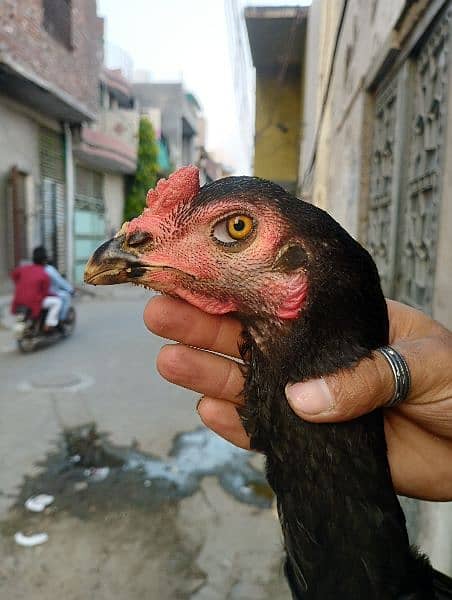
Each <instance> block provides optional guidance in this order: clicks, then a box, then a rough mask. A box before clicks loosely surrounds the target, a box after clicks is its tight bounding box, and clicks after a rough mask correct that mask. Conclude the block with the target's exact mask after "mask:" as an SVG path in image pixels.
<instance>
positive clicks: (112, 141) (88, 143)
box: [74, 108, 140, 175]
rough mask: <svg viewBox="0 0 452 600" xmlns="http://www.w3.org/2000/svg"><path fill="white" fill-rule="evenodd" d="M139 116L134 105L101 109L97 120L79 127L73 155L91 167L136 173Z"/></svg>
mask: <svg viewBox="0 0 452 600" xmlns="http://www.w3.org/2000/svg"><path fill="white" fill-rule="evenodd" d="M139 118H140V116H139V113H138V111H136V110H134V109H125V108H115V109H101V110H100V111H99V114H98V119H97V121H96V122H95V123H94V124H93V125H92V126H91V127H82V129H81V130H80V133H79V136H78V138H77V139H76V140H75V143H74V154H75V156H76V157H77V158H78V159H79V160H80V161H81V162H83V163H85V164H88V165H89V166H90V167H92V168H93V169H98V170H101V171H113V172H115V173H123V174H126V175H128V174H133V173H135V170H136V162H137V147H138V127H139Z"/></svg>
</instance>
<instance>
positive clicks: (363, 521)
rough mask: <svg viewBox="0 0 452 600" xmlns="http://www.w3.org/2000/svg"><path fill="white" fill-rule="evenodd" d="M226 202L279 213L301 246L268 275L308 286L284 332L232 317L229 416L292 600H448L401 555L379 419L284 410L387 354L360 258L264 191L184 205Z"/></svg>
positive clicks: (379, 312) (443, 583)
mask: <svg viewBox="0 0 452 600" xmlns="http://www.w3.org/2000/svg"><path fill="white" fill-rule="evenodd" d="M228 197H231V198H234V199H237V198H243V199H244V200H246V202H252V203H254V204H265V205H267V206H268V205H270V206H272V207H273V208H274V209H275V210H277V211H279V213H280V214H281V215H282V216H283V217H284V218H285V219H286V220H287V222H288V223H289V224H290V227H291V232H292V237H293V238H294V239H299V240H301V241H302V246H301V247H299V248H298V249H294V250H292V249H289V248H288V252H287V255H286V256H284V255H283V256H282V258H281V264H280V265H279V267H280V268H281V269H282V270H287V269H291V268H297V266H300V265H303V268H305V269H306V270H307V272H308V274H309V292H308V298H307V301H306V305H305V307H304V308H303V310H302V313H301V315H300V317H299V319H298V320H296V321H294V322H293V324H291V326H290V327H286V328H281V327H280V326H279V325H277V324H276V323H269V322H268V320H265V319H263V318H261V317H260V316H259V315H251V316H250V315H239V317H240V318H241V320H242V322H243V324H244V325H245V333H244V337H243V343H242V347H241V354H242V357H243V358H244V361H245V364H246V382H245V389H244V394H245V399H246V403H245V407H244V408H243V409H242V410H241V411H240V415H241V418H242V421H243V424H244V427H245V429H246V431H247V432H248V433H249V435H250V437H251V443H252V447H253V448H255V449H256V450H259V451H261V452H264V453H265V454H266V456H267V477H268V481H269V483H270V485H271V486H272V488H273V490H274V491H275V493H276V496H277V503H278V512H279V516H280V521H281V525H282V530H283V533H284V542H285V548H286V552H287V559H286V564H285V573H286V576H287V579H288V582H289V585H290V588H291V590H292V594H293V597H294V598H296V599H304V600H306V599H309V600H328V599H333V598H334V599H336V598H341V599H345V598H347V599H363V598H365V599H366V600H377V599H378V600H393V599H399V598H400V599H401V598H406V599H407V600H408V599H412V600H421V599H424V600H427V599H428V600H432V599H434V598H437V599H440V598H451V597H452V584H451V580H450V579H449V578H447V577H445V576H443V575H441V574H438V573H436V572H434V571H433V569H432V568H431V566H430V564H429V562H428V560H427V559H426V558H425V557H423V556H420V555H419V554H418V553H417V551H416V550H415V549H412V548H410V545H409V541H408V535H407V531H406V526H405V518H404V515H403V512H402V510H401V507H400V505H399V502H398V500H397V496H396V494H395V492H394V490H393V486H392V482H391V476H390V471H389V465H388V460H387V454H386V442H385V437H384V429H383V414H382V411H381V410H376V411H374V412H372V413H371V414H368V415H366V416H363V417H361V418H358V419H355V420H353V421H350V422H346V423H335V424H313V423H308V422H305V421H303V420H302V419H300V418H299V417H297V416H296V415H295V414H294V413H293V412H292V410H291V409H290V407H289V405H288V403H287V401H286V399H285V394H284V388H285V386H286V384H287V383H288V382H289V381H304V380H307V379H310V378H317V377H321V376H324V375H328V374H332V373H335V372H337V371H339V370H340V369H350V368H353V366H354V365H356V363H357V362H358V361H359V360H361V359H362V358H364V357H368V356H370V354H371V352H372V350H374V349H376V348H378V347H379V346H382V345H385V344H387V343H388V330H389V327H388V315H387V308H386V302H385V299H384V297H383V293H382V291H381V287H380V281H379V276H378V273H377V269H376V267H375V264H374V262H373V260H372V258H371V257H370V255H369V254H368V252H367V251H366V250H365V249H364V248H362V247H361V246H360V245H359V244H358V243H357V242H356V241H355V240H354V239H352V238H351V237H350V235H349V234H348V233H347V232H346V231H345V230H344V229H343V228H342V227H341V226H340V225H339V224H338V223H337V222H336V221H334V219H332V218H331V217H330V216H329V215H328V214H327V213H325V212H324V211H322V210H320V209H318V208H317V207H315V206H313V205H310V204H307V203H305V202H303V201H302V200H299V199H297V198H295V197H293V196H291V195H289V194H288V193H287V192H285V191H284V190H283V189H282V188H280V187H279V186H277V185H275V184H273V183H271V182H268V181H265V180H261V179H257V178H251V177H231V178H225V179H222V180H219V181H217V182H214V183H212V184H209V185H207V186H205V187H203V188H202V190H201V192H200V194H199V196H198V197H197V198H196V199H195V205H196V206H197V207H198V206H202V205H204V204H207V203H209V202H212V201H216V200H218V199H219V198H228ZM256 339H259V340H260V342H259V343H257V342H256ZM262 340H264V341H265V343H264V344H262Z"/></svg>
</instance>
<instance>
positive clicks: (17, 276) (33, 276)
mask: <svg viewBox="0 0 452 600" xmlns="http://www.w3.org/2000/svg"><path fill="white" fill-rule="evenodd" d="M46 263H47V253H46V251H45V248H43V247H42V246H38V247H37V248H35V249H34V250H33V263H31V264H25V265H21V266H19V267H16V268H15V269H14V271H13V272H12V273H11V278H12V280H13V281H14V284H15V290H14V297H13V302H12V305H11V312H12V313H13V314H16V313H17V309H18V307H19V306H20V305H22V306H26V307H27V308H29V309H30V312H31V317H32V318H33V319H37V318H38V317H39V314H40V312H41V310H42V309H43V308H44V309H47V314H46V318H45V323H44V331H46V332H49V331H52V330H53V329H54V328H55V327H56V326H57V325H58V318H59V314H60V311H61V306H62V301H61V299H60V298H59V297H58V296H55V295H52V292H51V290H50V284H51V281H50V277H49V275H48V274H47V272H46V269H45V265H46Z"/></svg>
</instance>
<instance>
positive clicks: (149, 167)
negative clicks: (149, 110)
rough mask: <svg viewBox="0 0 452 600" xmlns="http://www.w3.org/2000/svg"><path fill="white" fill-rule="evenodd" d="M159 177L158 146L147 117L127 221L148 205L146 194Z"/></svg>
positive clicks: (126, 210) (142, 121)
mask: <svg viewBox="0 0 452 600" xmlns="http://www.w3.org/2000/svg"><path fill="white" fill-rule="evenodd" d="M157 176H158V145H157V140H156V137H155V132H154V128H153V126H152V123H151V121H150V120H149V119H148V118H147V117H141V119H140V127H139V141H138V158H137V170H136V172H135V176H134V178H133V183H132V186H131V189H130V192H129V194H128V195H127V198H126V202H125V206H124V218H125V219H126V220H127V221H130V219H133V218H134V217H136V216H138V215H139V214H140V213H141V212H142V211H143V208H144V206H145V204H146V194H147V192H148V190H149V189H150V188H153V187H155V184H156V183H157Z"/></svg>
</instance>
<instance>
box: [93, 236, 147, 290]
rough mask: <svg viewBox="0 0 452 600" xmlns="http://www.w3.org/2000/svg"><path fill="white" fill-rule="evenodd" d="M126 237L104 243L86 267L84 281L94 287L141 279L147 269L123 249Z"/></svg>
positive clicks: (118, 237) (115, 238)
mask: <svg viewBox="0 0 452 600" xmlns="http://www.w3.org/2000/svg"><path fill="white" fill-rule="evenodd" d="M124 241H125V235H119V236H117V237H114V238H112V239H111V240H108V242H104V243H103V244H102V245H101V246H99V248H97V250H96V251H95V252H94V254H93V255H92V256H91V258H90V259H89V261H88V262H87V264H86V267H85V275H84V281H85V283H90V284H92V285H112V284H114V283H129V282H133V281H134V279H136V278H138V277H141V276H142V275H143V274H144V273H145V271H146V267H145V265H143V264H142V263H140V261H139V259H138V258H137V257H136V256H135V255H133V254H131V253H129V252H125V251H124V250H123V249H122V245H123V242H124Z"/></svg>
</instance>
